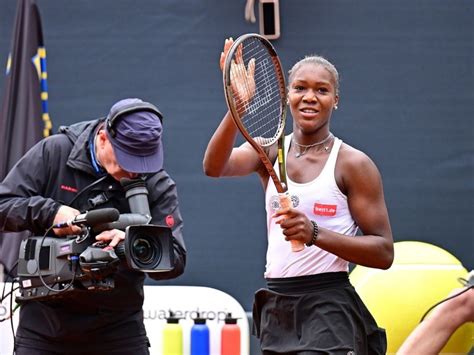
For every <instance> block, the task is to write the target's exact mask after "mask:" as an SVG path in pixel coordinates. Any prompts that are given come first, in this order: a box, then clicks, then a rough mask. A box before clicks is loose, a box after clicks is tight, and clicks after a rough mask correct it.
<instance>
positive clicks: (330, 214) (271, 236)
mask: <svg viewBox="0 0 474 355" xmlns="http://www.w3.org/2000/svg"><path fill="white" fill-rule="evenodd" d="M291 136H292V134H290V135H289V136H287V137H286V139H285V142H291ZM341 144H342V140H340V139H339V138H335V140H334V145H333V148H332V150H331V153H330V154H329V158H328V160H327V161H326V164H325V166H324V168H323V170H322V171H321V174H320V175H319V176H318V177H317V178H315V179H314V180H313V181H310V182H308V183H304V184H299V183H296V182H294V181H291V180H290V178H289V177H287V180H288V192H289V193H290V195H291V199H292V202H293V206H294V207H295V208H297V209H299V210H300V211H303V212H304V213H305V214H306V215H307V216H308V218H309V219H312V220H314V221H316V222H317V223H318V225H319V226H320V227H322V228H327V229H330V230H332V231H334V232H337V233H341V234H344V235H347V236H354V235H355V234H356V233H357V230H358V227H357V225H356V223H355V221H354V220H353V218H352V216H351V214H350V211H349V206H348V204H347V196H345V195H344V194H343V193H342V192H341V190H340V189H339V187H338V186H337V183H336V179H335V177H334V171H335V167H336V160H337V155H338V152H339V148H340V147H341ZM288 149H289V144H288V143H286V144H285V150H286V152H288ZM275 171H276V172H277V174H278V162H275ZM265 209H266V211H267V231H268V249H267V264H266V270H265V274H264V276H265V277H266V278H280V277H294V276H304V275H314V274H319V273H323V272H337V271H346V272H347V271H348V269H349V263H348V262H347V261H346V260H344V259H341V258H339V257H338V256H336V255H334V254H331V253H329V252H327V251H325V250H322V249H320V248H318V247H317V246H314V245H313V246H312V247H305V248H304V250H302V251H300V252H293V251H291V244H290V242H288V241H286V240H285V236H284V235H283V233H282V231H281V227H280V226H279V225H278V224H275V221H274V220H272V219H271V215H272V214H273V213H274V211H275V210H277V209H279V199H278V192H277V191H276V188H275V185H274V184H273V182H272V181H271V179H269V181H268V184H267V189H266V193H265Z"/></svg>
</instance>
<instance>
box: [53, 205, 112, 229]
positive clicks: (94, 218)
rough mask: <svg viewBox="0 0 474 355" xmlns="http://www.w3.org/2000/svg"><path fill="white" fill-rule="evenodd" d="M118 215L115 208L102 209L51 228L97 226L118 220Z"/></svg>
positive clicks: (83, 214)
mask: <svg viewBox="0 0 474 355" xmlns="http://www.w3.org/2000/svg"><path fill="white" fill-rule="evenodd" d="M119 217H120V213H119V211H118V210H117V209H116V208H102V209H100V210H95V211H89V212H85V213H81V214H78V215H77V216H76V217H74V218H73V219H71V220H69V221H66V222H62V223H58V224H55V225H54V227H53V228H66V227H70V226H77V225H87V226H95V225H97V224H103V223H109V222H114V221H116V220H118V219H119Z"/></svg>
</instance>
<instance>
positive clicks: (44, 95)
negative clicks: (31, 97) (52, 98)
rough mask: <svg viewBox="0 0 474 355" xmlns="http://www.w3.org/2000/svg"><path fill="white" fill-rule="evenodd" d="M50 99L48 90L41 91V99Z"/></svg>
mask: <svg viewBox="0 0 474 355" xmlns="http://www.w3.org/2000/svg"><path fill="white" fill-rule="evenodd" d="M47 99H48V93H47V92H46V91H43V92H41V100H43V101H46V100H47Z"/></svg>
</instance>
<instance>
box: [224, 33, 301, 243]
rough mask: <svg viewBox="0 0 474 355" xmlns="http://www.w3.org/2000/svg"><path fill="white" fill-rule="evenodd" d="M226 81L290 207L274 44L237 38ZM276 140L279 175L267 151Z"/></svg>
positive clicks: (245, 131) (242, 123)
mask: <svg viewBox="0 0 474 355" xmlns="http://www.w3.org/2000/svg"><path fill="white" fill-rule="evenodd" d="M223 81H224V92H225V96H226V100H227V106H228V107H229V111H230V113H231V116H232V118H233V120H234V122H235V124H236V126H237V128H238V129H239V130H240V132H241V133H242V135H243V136H244V138H245V139H246V140H247V142H249V143H250V145H251V146H252V147H253V148H254V149H255V150H256V151H257V153H258V156H259V157H260V160H261V161H262V163H263V165H264V166H265V168H266V169H267V171H268V174H269V176H270V178H271V179H272V181H273V183H274V184H275V187H276V190H277V191H278V193H279V196H280V205H281V207H289V206H291V198H290V196H289V194H288V192H287V189H288V188H287V180H286V168H285V154H284V139H285V133H284V131H285V121H286V105H287V104H286V83H285V76H284V74H283V70H282V67H281V63H280V59H279V58H278V55H277V53H276V51H275V49H274V48H273V46H272V44H271V43H270V42H269V41H268V40H267V39H265V38H264V37H262V36H260V35H258V34H254V33H250V34H245V35H242V36H240V37H239V38H237V40H235V42H234V43H233V44H232V46H231V47H230V49H229V51H228V53H227V57H226V60H225V63H224V70H223ZM277 142H278V155H277V157H278V167H279V173H280V174H279V177H278V175H277V174H276V173H275V170H274V169H273V164H272V162H271V161H270V159H269V158H268V155H267V153H266V152H265V148H268V147H270V146H272V145H273V144H275V143H277ZM291 246H292V250H293V251H300V250H303V249H304V244H303V243H302V242H300V241H296V240H292V241H291Z"/></svg>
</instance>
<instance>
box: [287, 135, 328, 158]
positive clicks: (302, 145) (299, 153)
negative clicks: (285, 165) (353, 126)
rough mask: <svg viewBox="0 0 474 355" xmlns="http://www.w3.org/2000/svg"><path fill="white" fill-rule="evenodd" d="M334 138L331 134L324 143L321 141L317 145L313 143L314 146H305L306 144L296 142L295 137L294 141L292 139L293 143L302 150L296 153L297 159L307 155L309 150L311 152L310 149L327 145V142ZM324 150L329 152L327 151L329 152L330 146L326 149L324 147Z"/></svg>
mask: <svg viewBox="0 0 474 355" xmlns="http://www.w3.org/2000/svg"><path fill="white" fill-rule="evenodd" d="M332 137H334V136H333V134H332V133H331V132H329V134H328V136H327V137H326V138H324V139H323V140H322V141H319V142H316V143H313V144H308V145H304V144H299V143H298V142H297V141H296V140H295V137H294V136H293V139H292V141H293V143H295V145H296V146H297V147H298V148H301V150H300V151H299V152H296V153H295V157H296V158H299V157H301V156H303V155H305V154H306V153H307V152H308V150H309V149H310V148H313V147H316V146H318V145H321V144H324V143H326V142H327V141H329V140H330V139H331V138H332ZM295 150H296V149H295ZM324 150H325V151H326V152H327V151H328V150H329V146H328V145H327V146H325V147H324Z"/></svg>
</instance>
